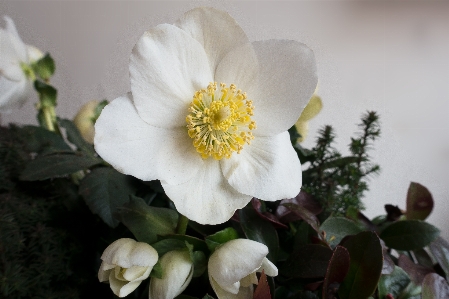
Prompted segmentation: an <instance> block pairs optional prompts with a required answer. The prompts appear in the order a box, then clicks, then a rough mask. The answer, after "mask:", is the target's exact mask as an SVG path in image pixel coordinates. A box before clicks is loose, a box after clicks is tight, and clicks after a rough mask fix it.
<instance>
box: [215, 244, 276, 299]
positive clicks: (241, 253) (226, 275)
mask: <svg viewBox="0 0 449 299" xmlns="http://www.w3.org/2000/svg"><path fill="white" fill-rule="evenodd" d="M267 254H268V247H267V246H265V245H264V244H261V243H259V242H256V241H252V240H248V239H235V240H231V241H229V242H227V243H225V244H223V245H222V246H220V247H218V249H217V250H216V251H215V252H214V253H213V254H212V255H211V256H210V258H209V263H208V266H207V269H208V273H209V281H210V284H211V286H212V288H213V289H214V291H215V294H217V297H218V299H248V298H253V285H254V284H257V283H258V280H257V276H256V272H262V270H263V271H264V273H265V274H266V275H268V276H277V275H278V269H277V268H276V266H275V265H274V264H273V263H271V262H270V261H269V260H268V259H267V258H266V257H265V256H266V255H267Z"/></svg>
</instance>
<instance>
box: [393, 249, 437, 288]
mask: <svg viewBox="0 0 449 299" xmlns="http://www.w3.org/2000/svg"><path fill="white" fill-rule="evenodd" d="M398 266H399V267H401V268H402V269H403V270H404V271H405V272H407V274H408V276H410V279H411V280H412V281H413V282H414V283H415V284H416V285H421V284H422V282H423V280H424V277H426V275H427V274H429V273H434V272H435V271H433V269H431V268H427V267H424V266H421V265H417V264H415V263H414V262H413V261H411V260H410V259H409V258H408V257H407V256H405V255H403V254H401V255H400V256H399V259H398Z"/></svg>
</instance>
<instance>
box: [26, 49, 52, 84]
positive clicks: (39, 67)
mask: <svg viewBox="0 0 449 299" xmlns="http://www.w3.org/2000/svg"><path fill="white" fill-rule="evenodd" d="M31 67H32V69H33V71H34V73H35V74H36V75H37V76H38V77H39V78H41V79H43V80H48V79H50V77H51V76H53V74H54V73H55V61H54V60H53V58H52V57H51V56H50V54H49V53H46V54H45V56H44V57H42V58H41V59H39V60H38V61H36V62H34V63H32V64H31Z"/></svg>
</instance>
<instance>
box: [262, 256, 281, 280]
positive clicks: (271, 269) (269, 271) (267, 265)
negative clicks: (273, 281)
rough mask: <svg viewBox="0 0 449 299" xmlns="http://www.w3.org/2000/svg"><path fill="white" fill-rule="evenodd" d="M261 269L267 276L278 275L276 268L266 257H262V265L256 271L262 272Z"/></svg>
mask: <svg viewBox="0 0 449 299" xmlns="http://www.w3.org/2000/svg"><path fill="white" fill-rule="evenodd" d="M262 270H263V271H264V273H265V274H266V275H268V276H271V277H274V276H278V268H277V267H276V266H275V265H274V264H273V263H272V262H271V261H270V260H269V259H267V258H264V259H263V261H262V266H260V268H259V270H257V272H262Z"/></svg>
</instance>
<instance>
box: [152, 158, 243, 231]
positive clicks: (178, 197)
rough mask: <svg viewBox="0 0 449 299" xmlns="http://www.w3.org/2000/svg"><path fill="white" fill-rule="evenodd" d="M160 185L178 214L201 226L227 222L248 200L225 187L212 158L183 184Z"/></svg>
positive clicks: (225, 184)
mask: <svg viewBox="0 0 449 299" xmlns="http://www.w3.org/2000/svg"><path fill="white" fill-rule="evenodd" d="M161 183H162V187H163V188H164V190H165V193H166V194H167V196H168V197H169V198H170V199H171V200H172V201H173V202H174V203H175V206H176V209H177V210H178V212H179V213H181V214H183V215H185V216H186V217H187V218H189V219H190V220H193V221H196V222H198V223H201V224H220V223H223V222H226V221H227V220H229V219H230V218H231V217H232V215H233V214H234V212H235V211H236V210H237V209H241V208H243V207H244V206H246V204H247V203H248V202H249V201H250V200H251V196H248V195H244V194H241V193H239V192H237V191H236V190H235V189H234V188H232V187H231V186H230V185H229V184H228V182H227V181H226V179H225V178H224V177H223V174H222V172H221V169H220V164H219V162H218V161H216V160H213V159H212V158H209V159H207V160H204V163H203V165H202V166H201V168H200V169H199V170H198V171H197V172H196V173H195V174H194V176H193V177H192V178H191V179H190V180H189V181H188V182H186V183H183V184H180V185H170V184H167V183H166V182H163V181H161Z"/></svg>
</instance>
